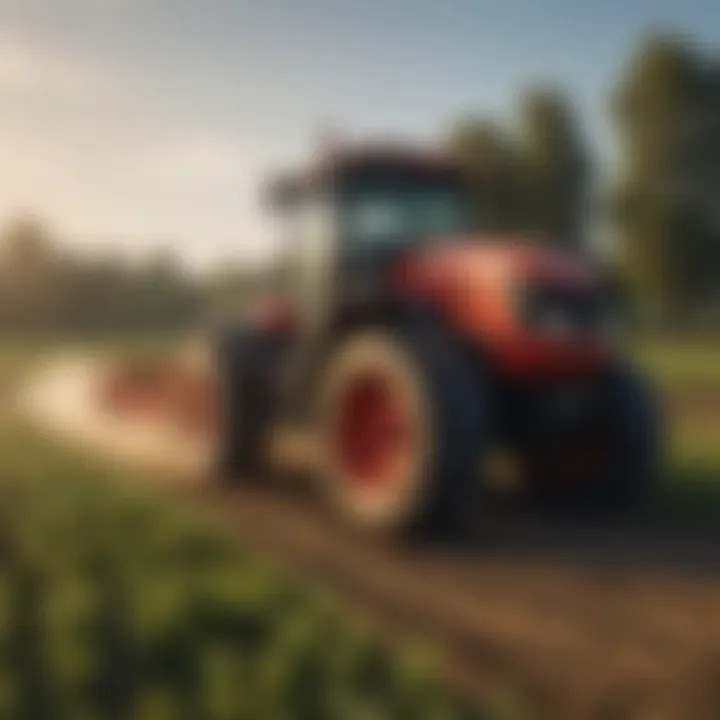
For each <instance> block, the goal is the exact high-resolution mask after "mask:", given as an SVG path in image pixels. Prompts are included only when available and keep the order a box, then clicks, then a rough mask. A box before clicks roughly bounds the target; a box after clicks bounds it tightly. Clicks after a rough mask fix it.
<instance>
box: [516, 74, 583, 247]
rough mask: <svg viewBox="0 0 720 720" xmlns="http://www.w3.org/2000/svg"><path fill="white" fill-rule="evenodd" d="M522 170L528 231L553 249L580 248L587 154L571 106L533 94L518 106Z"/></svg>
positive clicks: (540, 91)
mask: <svg viewBox="0 0 720 720" xmlns="http://www.w3.org/2000/svg"><path fill="white" fill-rule="evenodd" d="M519 114H520V137H519V151H520V157H521V162H520V168H521V177H522V180H521V183H522V188H523V196H524V203H523V206H524V215H525V218H524V220H525V225H526V229H528V230H530V231H533V232H535V233H538V234H540V235H542V236H543V237H544V238H546V239H547V240H548V241H550V242H552V243H554V244H561V245H568V246H576V245H578V244H579V243H580V241H581V239H582V237H581V235H582V231H583V225H584V223H585V221H586V208H587V205H588V191H589V188H588V182H589V171H590V168H589V162H588V151H587V149H586V147H585V143H584V142H583V139H582V137H581V132H580V129H579V123H578V121H577V118H576V115H575V112H574V110H573V108H572V106H571V104H570V102H569V101H568V100H567V99H566V98H565V97H564V96H563V95H561V94H560V93H559V92H557V91H555V90H550V89H545V88H536V89H532V90H529V91H527V92H526V93H525V94H524V95H523V96H522V97H521V101H520V113H519Z"/></svg>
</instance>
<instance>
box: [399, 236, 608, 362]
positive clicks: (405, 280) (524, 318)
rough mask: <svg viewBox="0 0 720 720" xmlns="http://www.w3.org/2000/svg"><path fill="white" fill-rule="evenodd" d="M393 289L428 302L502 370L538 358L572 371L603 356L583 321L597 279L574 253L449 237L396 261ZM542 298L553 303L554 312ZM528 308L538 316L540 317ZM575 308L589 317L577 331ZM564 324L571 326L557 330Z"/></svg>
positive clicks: (600, 343)
mask: <svg viewBox="0 0 720 720" xmlns="http://www.w3.org/2000/svg"><path fill="white" fill-rule="evenodd" d="M393 283H394V287H395V288H396V289H397V290H398V291H399V292H400V293H401V294H402V295H404V296H406V297H412V298H416V299H419V300H422V301H425V302H429V303H430V304H431V305H432V306H433V307H435V308H436V310H437V311H439V313H440V315H441V316H442V317H443V318H444V320H445V321H446V323H447V324H448V325H450V326H451V327H452V328H453V329H454V330H455V331H457V332H458V333H460V334H461V335H463V336H465V337H466V338H469V339H471V340H473V341H475V342H476V343H478V344H481V345H482V346H483V348H484V349H486V350H488V351H489V352H491V353H493V354H495V355H497V356H499V357H501V361H502V362H503V363H504V364H505V365H508V364H509V365H517V364H520V365H522V364H524V363H527V364H529V365H532V364H533V363H535V364H536V365H537V364H538V363H539V362H540V360H539V358H540V356H547V357H546V360H547V363H548V364H550V365H553V366H554V367H555V368H558V367H562V368H566V367H568V366H569V367H570V368H571V369H572V368H575V367H579V366H585V364H586V363H587V362H589V361H590V360H593V361H594V360H597V361H598V362H599V359H600V358H601V357H604V356H605V354H606V353H605V349H604V348H605V345H604V341H603V339H602V338H601V337H600V334H599V333H598V332H596V331H595V329H591V325H590V322H589V318H590V311H589V308H590V305H591V302H595V300H596V299H597V298H598V297H599V295H600V286H601V282H600V276H599V273H598V272H597V271H596V270H595V269H594V267H593V265H592V263H591V262H590V261H589V260H588V259H587V258H586V257H584V256H583V255H582V254H580V253H578V252H573V251H564V250H556V249H550V248H547V247H543V246H541V245H530V244H528V243H527V242H522V241H520V240H517V239H513V238H502V239H499V238H498V239H493V240H488V239H487V238H482V237H464V238H455V239H450V240H448V241H446V242H437V243H433V244H432V245H428V246H426V247H421V248H418V249H415V250H412V251H410V252H409V253H408V254H406V255H405V256H403V257H402V258H400V259H399V262H398V263H397V265H396V266H395V268H394V272H393ZM543 294H544V295H543ZM541 295H543V298H545V297H550V298H552V300H553V302H554V303H555V306H554V307H550V306H549V304H548V301H546V300H544V299H543V298H541ZM541 299H542V302H543V303H544V305H540V301H541ZM535 305H538V307H542V308H543V313H545V316H543V317H540V316H539V311H537V310H536V308H535ZM545 306H548V307H547V310H545ZM580 310H582V313H585V315H586V316H587V318H588V323H587V324H586V326H583V327H581V323H580V316H581V312H580ZM551 311H552V312H551ZM536 316H537V317H536ZM536 319H537V322H536ZM565 320H571V321H572V322H570V323H568V322H565V325H566V327H565V328H564V329H563V328H562V327H561V322H564V321H565ZM576 320H577V322H575V321H576ZM551 321H552V322H555V325H556V326H553V325H552V323H551ZM583 322H584V320H583Z"/></svg>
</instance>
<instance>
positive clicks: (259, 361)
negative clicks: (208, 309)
mask: <svg viewBox="0 0 720 720" xmlns="http://www.w3.org/2000/svg"><path fill="white" fill-rule="evenodd" d="M277 355H278V348H277V347H276V343H275V342H274V339H273V338H272V337H268V336H267V335H266V334H265V333H259V332H256V331H254V330H252V329H249V330H239V331H235V332H233V333H231V334H229V335H228V336H227V337H226V338H224V340H223V342H222V343H221V345H220V347H219V349H218V353H217V363H216V372H217V379H218V382H217V422H216V443H215V452H214V457H213V466H214V467H213V471H214V473H213V474H214V475H215V477H216V478H217V479H218V480H220V481H222V482H225V483H239V482H251V481H253V480H257V479H258V478H259V477H260V476H261V475H262V474H264V473H265V472H266V470H267V465H268V448H267V444H268V443H267V437H268V430H269V425H270V421H271V416H272V412H273V407H274V395H275V393H274V390H275V384H274V367H275V360H276V357H277Z"/></svg>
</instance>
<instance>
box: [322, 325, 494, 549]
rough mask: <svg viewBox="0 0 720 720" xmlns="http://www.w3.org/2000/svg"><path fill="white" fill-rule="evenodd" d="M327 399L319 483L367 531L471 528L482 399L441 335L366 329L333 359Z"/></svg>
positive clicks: (325, 392) (326, 383)
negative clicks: (320, 480) (320, 481)
mask: <svg viewBox="0 0 720 720" xmlns="http://www.w3.org/2000/svg"><path fill="white" fill-rule="evenodd" d="M321 395H322V396H321V399H320V417H319V425H320V435H321V445H322V448H323V452H322V462H321V479H322V487H323V489H324V491H325V493H326V495H327V497H328V498H329V499H330V501H331V503H332V505H333V506H334V508H335V509H336V510H338V511H339V512H340V513H341V514H342V515H343V516H344V517H345V518H347V519H349V520H350V521H351V522H352V523H353V524H354V525H356V526H359V527H360V528H362V529H366V530H372V531H374V532H380V533H383V534H385V533H398V532H408V531H417V530H420V531H423V532H425V533H427V532H431V533H434V534H442V535H445V536H448V535H453V534H457V533H459V532H462V531H464V530H466V529H467V527H468V524H469V523H470V522H472V514H473V512H474V510H475V508H476V503H475V499H476V497H477V495H478V489H479V483H480V480H479V478H478V477H477V475H476V468H477V467H478V466H479V461H480V458H481V454H482V452H483V449H484V448H485V446H486V442H485V437H484V435H485V432H484V428H485V421H484V417H483V416H484V398H483V394H482V388H481V386H480V383H479V382H478V379H477V378H475V377H473V375H472V374H471V373H470V369H469V368H468V367H467V365H466V363H465V362H464V360H463V358H462V357H461V356H460V354H459V353H457V352H455V349H454V348H453V347H452V346H451V345H450V343H449V342H448V341H447V340H446V339H445V338H442V337H438V336H437V333H436V332H432V333H431V332H429V331H427V332H425V331H422V332H421V331H417V330H415V331H410V330H404V329H392V330H390V329H388V330H362V331H358V332H357V333H355V334H353V335H352V336H350V337H349V338H348V339H346V340H344V341H343V342H342V343H341V344H340V346H339V347H338V348H337V350H336V351H335V352H334V354H333V355H332V357H331V358H330V361H329V364H328V367H327V371H326V374H325V378H324V384H323V390H322V393H321Z"/></svg>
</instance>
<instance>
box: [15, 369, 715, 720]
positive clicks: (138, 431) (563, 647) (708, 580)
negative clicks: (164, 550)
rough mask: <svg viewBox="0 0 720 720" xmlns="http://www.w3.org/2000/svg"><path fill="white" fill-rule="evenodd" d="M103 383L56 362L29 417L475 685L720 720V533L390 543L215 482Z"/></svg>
mask: <svg viewBox="0 0 720 720" xmlns="http://www.w3.org/2000/svg"><path fill="white" fill-rule="evenodd" d="M97 372H98V371H97V368H95V367H93V366H92V365H91V364H89V363H88V362H85V361H78V360H71V361H66V362H62V363H58V364H55V365H54V366H53V367H52V368H50V369H49V370H47V371H46V372H44V373H42V374H41V375H40V376H39V377H38V378H37V379H36V381H35V382H34V383H33V384H32V386H31V387H30V388H29V390H28V392H26V393H23V397H22V408H23V410H24V413H25V415H26V416H27V417H29V418H31V419H32V420H33V421H34V422H37V423H40V424H41V425H42V426H43V427H45V428H46V429H48V430H50V431H52V432H54V433H58V434H62V435H63V436H64V437H65V438H67V439H68V440H70V439H72V440H73V441H74V442H81V443H83V444H84V445H86V446H88V447H92V448H94V449H96V450H102V451H103V452H106V453H108V454H110V455H112V456H113V457H116V458H121V459H122V460H123V461H126V462H133V463H137V464H140V465H142V466H144V467H147V466H150V467H155V468H158V469H162V470H163V471H164V472H162V473H159V474H158V477H163V478H165V479H166V480H168V482H170V488H169V489H170V490H171V491H172V492H173V493H174V494H175V495H176V496H178V497H180V498H183V499H185V500H188V501H190V502H193V503H195V504H198V505H201V506H203V507H204V508H206V509H207V510H208V511H210V512H212V513H214V514H215V516H216V517H218V519H220V520H222V522H223V526H224V527H226V528H227V529H228V530H229V531H230V532H232V533H235V534H237V535H239V536H241V537H242V538H243V541H244V543H246V544H249V545H250V546H251V547H253V548H254V549H255V550H256V551H258V552H260V553H265V554H268V555H270V556H271V557H273V558H277V559H280V560H281V561H282V562H284V563H285V564H286V565H287V567H288V568H289V569H290V570H291V571H295V572H298V573H301V574H303V575H309V576H312V577H314V578H316V579H318V580H320V581H322V582H324V583H326V584H328V585H329V586H330V587H331V588H332V589H333V591H334V592H335V593H336V594H337V595H338V596H339V597H340V598H341V599H342V600H344V602H345V603H346V604H347V605H348V606H349V607H350V608H352V609H354V610H356V611H358V612H360V613H361V614H363V615H364V616H365V617H367V618H369V619H371V620H372V622H374V623H375V624H376V625H377V626H378V629H379V630H380V631H381V632H383V633H386V634H387V635H388V637H390V638H395V637H398V638H405V637H407V636H408V635H415V636H417V635H420V636H423V637H426V638H428V639H430V640H431V641H433V642H434V643H436V644H437V645H438V646H439V647H440V648H442V649H443V650H444V651H445V654H446V657H447V666H446V671H447V673H448V674H449V675H450V676H451V677H452V678H453V679H455V680H456V681H457V682H458V683H460V684H461V685H463V686H464V687H466V688H469V689H480V688H486V687H489V686H492V687H502V686H504V685H507V686H509V687H512V688H519V689H520V691H521V692H522V693H523V694H525V695H526V696H527V697H528V699H529V701H530V704H531V705H533V706H534V707H536V708H541V709H542V711H543V715H542V716H543V717H548V718H553V720H561V719H562V718H598V719H599V718H624V717H628V718H630V717H632V718H648V719H650V718H652V720H663V718H667V719H668V720H669V719H670V718H672V719H675V718H677V719H682V720H695V719H696V718H697V719H698V720H704V719H705V718H707V719H708V720H710V719H711V718H717V717H720V534H716V533H711V532H709V531H708V530H702V529H693V528H681V527H677V528H668V527H647V526H645V527H632V528H630V527H628V528H620V527H616V528H611V527H601V526H595V527H590V526H587V525H581V524H572V523H568V522H565V523H560V522H557V521H556V522H550V521H548V520H541V519H537V518H527V517H525V518H520V517H514V518H505V519H504V520H502V521H499V522H498V521H496V522H495V523H494V525H493V527H492V528H488V529H487V531H486V532H485V533H481V535H482V537H479V538H478V541H477V543H476V544H475V546H474V547H466V548H464V549H462V550H458V549H450V548H440V547H416V548H398V547H395V548H387V547H379V546H377V545H373V544H371V543H369V542H367V541H361V540H360V539H358V538H356V537H351V536H349V535H348V534H347V533H345V532H344V531H343V530H342V529H340V528H338V527H336V526H335V524H334V523H332V522H331V521H330V520H329V519H328V518H327V517H325V515H324V514H323V513H322V512H321V511H320V510H319V509H318V507H317V506H316V505H315V504H313V503H312V502H310V501H309V499H308V498H306V497H302V496H298V494H297V493H292V494H291V493H289V492H280V491H278V492H267V491H260V490H253V489H249V488H245V489H237V490H232V491H229V490H223V491H220V490H218V489H217V488H212V487H208V485H207V482H206V481H203V480H202V479H201V476H200V475H199V473H198V469H199V468H200V467H201V465H202V461H203V455H204V448H203V447H202V443H200V442H191V441H190V439H188V438H183V437H180V436H179V435H178V434H177V433H176V432H171V431H169V430H167V429H163V428H158V427H156V426H152V425H149V424H148V425H145V426H139V425H137V423H130V422H122V421H118V420H117V419H115V418H112V417H108V416H104V415H102V414H101V413H99V412H98V411H97V410H96V409H95V407H94V405H93V403H92V392H93V387H94V383H95V382H96V380H97Z"/></svg>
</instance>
